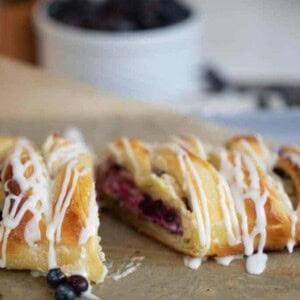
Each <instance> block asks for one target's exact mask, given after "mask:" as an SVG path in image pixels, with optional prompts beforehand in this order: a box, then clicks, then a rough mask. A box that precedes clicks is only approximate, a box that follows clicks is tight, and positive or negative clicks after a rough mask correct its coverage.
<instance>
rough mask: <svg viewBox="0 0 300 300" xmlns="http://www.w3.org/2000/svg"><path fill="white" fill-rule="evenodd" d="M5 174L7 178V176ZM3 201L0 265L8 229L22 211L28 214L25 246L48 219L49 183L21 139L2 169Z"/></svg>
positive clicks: (39, 162)
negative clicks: (40, 225)
mask: <svg viewBox="0 0 300 300" xmlns="http://www.w3.org/2000/svg"><path fill="white" fill-rule="evenodd" d="M7 177H8V178H7ZM2 181H3V182H5V184H4V190H5V194H6V195H5V201H4V208H3V212H2V217H3V220H2V221H1V227H0V239H1V241H2V247H1V260H0V265H1V267H2V268H4V267H5V266H6V246H7V239H8V236H9V234H10V232H11V231H12V230H13V229H15V228H16V227H18V226H19V224H20V222H21V220H22V219H23V217H24V215H25V213H27V212H30V213H31V214H32V217H31V219H30V221H29V222H28V223H27V224H26V227H25V230H24V239H25V241H26V242H27V243H28V245H29V246H31V247H32V246H33V245H34V243H35V242H36V241H38V240H40V238H41V233H40V228H39V222H40V220H41V218H42V215H44V216H45V217H46V218H49V212H50V210H51V208H50V205H49V185H48V178H47V175H46V170H45V167H44V165H43V163H42V158H41V156H40V155H39V154H38V153H37V152H36V151H35V150H34V149H33V147H32V146H31V145H30V143H29V142H28V141H27V140H25V139H19V140H18V142H17V145H16V148H15V150H14V151H13V153H12V154H11V156H10V159H9V160H7V161H6V164H5V166H4V169H3V171H2Z"/></svg>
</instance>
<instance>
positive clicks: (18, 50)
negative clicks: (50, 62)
mask: <svg viewBox="0 0 300 300" xmlns="http://www.w3.org/2000/svg"><path fill="white" fill-rule="evenodd" d="M33 5H34V1H33V0H23V1H22V0H5V1H3V0H2V1H0V53H1V54H4V55H7V56H10V57H13V58H18V59H22V60H26V61H29V62H34V61H35V52H34V49H35V47H34V36H33V29H32V26H31V12H32V7H33Z"/></svg>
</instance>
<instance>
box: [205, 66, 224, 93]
mask: <svg viewBox="0 0 300 300" xmlns="http://www.w3.org/2000/svg"><path fill="white" fill-rule="evenodd" d="M204 82H205V85H206V90H207V91H208V92H213V93H221V92H223V91H224V90H225V89H226V88H227V87H228V83H227V81H226V79H225V78H224V76H222V74H221V73H220V72H219V71H217V70H216V69H214V68H212V67H207V68H206V69H205V72H204Z"/></svg>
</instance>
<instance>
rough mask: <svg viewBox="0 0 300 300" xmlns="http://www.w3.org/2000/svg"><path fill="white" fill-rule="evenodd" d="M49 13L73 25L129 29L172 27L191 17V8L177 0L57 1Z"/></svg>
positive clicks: (50, 7)
mask: <svg viewBox="0 0 300 300" xmlns="http://www.w3.org/2000/svg"><path fill="white" fill-rule="evenodd" d="M49 15H50V16H51V17H52V18H54V19H55V20H57V21H59V22H62V23H64V24H67V25H70V26H74V27H80V28H85V29H92V30H106V31H128V30H146V29H154V28H159V27H164V26H169V25H172V24H175V23H178V22H181V21H183V20H185V19H186V18H188V16H189V15H190V11H189V10H188V8H186V7H185V6H184V5H182V4H181V3H179V2H178V1H175V0H106V1H102V2H96V1H91V0H56V1H53V2H52V3H51V4H50V6H49Z"/></svg>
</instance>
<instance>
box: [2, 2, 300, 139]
mask: <svg viewBox="0 0 300 300" xmlns="http://www.w3.org/2000/svg"><path fill="white" fill-rule="evenodd" d="M175 2H176V3H175ZM174 3H175V4H174ZM299 16H300V1H296V0H286V1H279V0H273V1H267V0H251V1H250V0H245V1H238V0H228V1H226V2H225V1H217V0H193V1H192V0H191V1H171V0H122V1H120V0H119V1H117V0H111V1H109V0H107V1H101V0H91V1H87V0H73V1H72V0H64V1H62V0H60V1H58V0H57V1H52V2H36V1H34V0H0V54H1V55H5V56H10V57H13V58H16V59H20V60H24V61H27V62H29V63H32V64H39V65H41V66H43V67H45V68H48V69H50V70H51V71H52V72H56V73H59V74H63V75H65V76H67V77H70V78H73V79H77V80H80V81H83V82H87V83H89V84H92V85H94V86H96V87H99V88H101V89H105V90H108V91H110V92H111V93H114V94H117V95H120V96H123V97H125V98H130V99H133V101H146V102H150V103H153V104H155V105H162V106H172V108H175V109H176V110H177V111H179V112H181V113H186V114H191V115H194V116H196V117H202V118H207V119H210V120H215V121H217V122H219V123H221V124H225V125H229V126H234V127H239V128H242V129H246V130H250V131H258V132H261V133H264V134H267V135H269V136H272V137H275V138H280V139H283V140H286V141H290V142H291V141H293V142H297V143H300V135H299V134H298V127H300V112H299V109H298V106H299V104H300V60H299V57H300V17H299Z"/></svg>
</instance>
